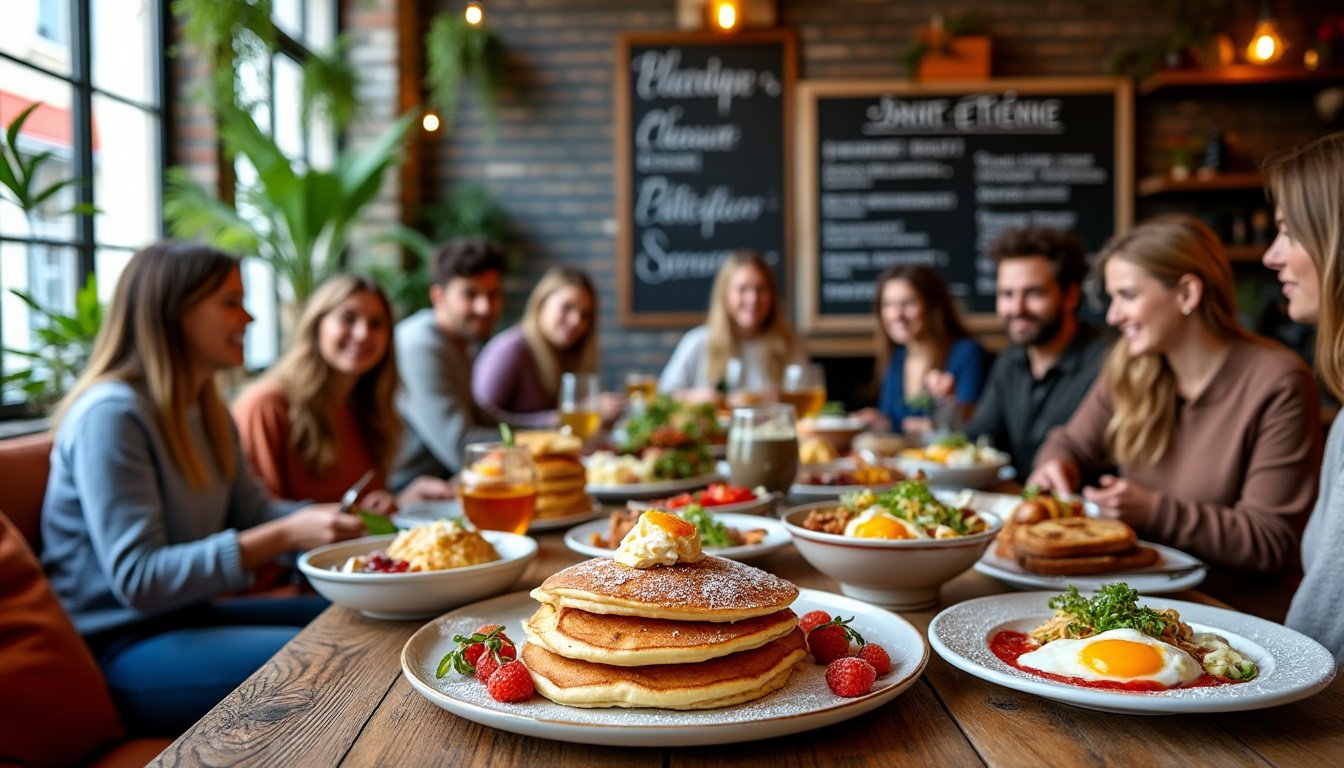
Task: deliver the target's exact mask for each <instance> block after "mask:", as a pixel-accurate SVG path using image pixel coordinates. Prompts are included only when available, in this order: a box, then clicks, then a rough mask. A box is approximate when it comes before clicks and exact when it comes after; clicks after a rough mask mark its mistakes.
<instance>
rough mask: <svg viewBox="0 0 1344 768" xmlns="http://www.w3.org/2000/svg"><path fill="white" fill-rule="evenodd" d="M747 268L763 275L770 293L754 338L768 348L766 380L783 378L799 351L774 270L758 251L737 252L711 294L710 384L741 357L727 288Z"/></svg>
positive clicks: (725, 263) (722, 267)
mask: <svg viewBox="0 0 1344 768" xmlns="http://www.w3.org/2000/svg"><path fill="white" fill-rule="evenodd" d="M747 267H750V268H752V269H755V270H756V271H757V272H759V273H760V274H761V277H762V279H764V280H765V285H766V289H767V290H769V292H770V311H769V312H768V313H766V315H765V319H764V320H762V321H761V328H760V330H759V331H757V333H756V337H755V338H758V339H760V341H761V343H762V344H763V345H764V347H765V375H766V380H767V381H779V380H780V379H781V378H782V377H783V375H784V368H785V366H787V365H788V364H789V361H790V360H792V359H793V358H794V357H795V356H797V354H798V352H799V350H800V345H799V343H798V336H797V334H795V333H794V332H793V328H792V327H791V326H790V325H789V321H788V320H787V319H786V318H785V313H784V310H783V307H782V304H783V298H782V297H781V296H780V295H779V287H778V286H777V285H775V271H774V270H773V269H771V268H770V265H769V264H767V263H766V262H765V259H764V258H762V257H761V255H760V254H759V253H757V252H755V251H745V250H743V251H734V252H733V253H732V254H731V255H730V256H729V257H728V258H726V259H724V261H723V264H722V265H720V267H719V272H718V274H717V275H715V276H714V287H713V289H712V290H711V291H710V295H709V319H708V320H707V321H706V324H707V325H708V326H709V345H708V347H707V348H706V350H705V351H706V356H707V357H708V360H707V361H706V366H705V367H706V371H707V372H708V374H709V381H710V383H711V384H712V383H715V382H719V381H722V380H723V377H724V374H725V373H726V372H727V370H728V360H729V359H730V358H733V357H738V356H739V352H740V349H741V341H740V340H739V339H738V334H737V333H736V332H735V331H734V324H733V319H732V318H731V317H729V315H728V287H729V284H730V283H731V282H732V280H733V274H734V273H736V272H737V271H738V270H739V269H745V268H747Z"/></svg>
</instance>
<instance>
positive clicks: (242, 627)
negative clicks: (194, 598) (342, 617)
mask: <svg viewBox="0 0 1344 768" xmlns="http://www.w3.org/2000/svg"><path fill="white" fill-rule="evenodd" d="M328 605H330V603H328V602H327V601H326V600H323V599H322V598H320V597H315V596H302V597H285V598H237V599H232V600H228V601H226V602H221V603H218V604H215V603H211V604H208V605H203V606H199V607H194V608H189V609H186V610H183V611H179V612H176V613H173V614H170V615H168V616H164V617H159V618H156V619H154V620H152V621H150V622H147V623H145V624H137V625H134V626H132V627H130V628H128V629H127V630H126V631H125V632H124V633H121V634H119V635H117V636H115V637H112V638H108V637H103V638H100V640H103V641H104V642H105V645H104V644H103V643H99V645H103V649H102V651H101V652H100V653H99V654H98V657H99V658H98V664H99V666H101V667H102V669H103V674H104V676H105V677H106V678H107V685H108V688H109V689H110V690H111V692H112V698H113V699H114V700H115V701H116V703H117V708H118V709H119V710H120V711H121V714H122V718H123V719H124V720H125V721H126V725H127V728H128V729H129V730H130V731H131V732H132V733H141V734H149V733H153V734H164V735H172V736H176V735H178V734H180V733H182V732H183V731H185V730H186V729H187V728H188V727H189V726H190V725H191V724H192V723H194V722H196V721H197V720H199V719H200V718H201V716H202V715H204V714H205V713H206V712H208V711H210V708H211V707H213V706H215V705H216V704H218V703H219V702H220V701H222V700H223V699H224V697H225V696H227V695H228V694H229V693H231V692H232V691H233V689H234V688H237V687H238V686H239V685H240V684H241V683H242V682H243V680H245V679H247V677H248V676H249V675H251V674H252V673H253V672H256V671H257V670H258V669H259V668H260V667H261V666H262V665H263V664H265V663H266V661H267V660H268V659H270V658H271V657H272V656H274V655H275V653H276V652H277V651H279V650H280V648H281V647H282V646H284V644H285V643H287V642H289V640H290V638H292V637H294V635H296V634H298V632H299V630H300V629H302V628H303V627H304V626H305V625H307V624H308V622H310V621H312V620H313V619H314V618H316V617H317V615H318V614H319V613H321V612H322V611H323V610H324V609H325V608H326V607H327V606H328Z"/></svg>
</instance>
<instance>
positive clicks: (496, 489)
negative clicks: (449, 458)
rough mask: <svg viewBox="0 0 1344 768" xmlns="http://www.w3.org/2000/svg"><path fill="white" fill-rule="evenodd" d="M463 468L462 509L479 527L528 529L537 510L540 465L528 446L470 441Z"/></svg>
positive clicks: (489, 528) (520, 531) (524, 531)
mask: <svg viewBox="0 0 1344 768" xmlns="http://www.w3.org/2000/svg"><path fill="white" fill-rule="evenodd" d="M465 467H466V468H465V469H463V470H462V478H461V484H462V488H461V493H462V509H463V511H464V512H466V514H467V518H468V519H470V520H471V522H472V523H474V524H475V525H476V527H477V528H481V529H484V530H490V531H508V532H509V533H519V534H522V533H527V526H529V525H531V523H532V516H533V515H535V514H536V511H537V483H538V479H537V465H536V464H534V463H533V462H532V453H531V452H530V451H528V449H527V447H526V446H521V445H513V446H505V445H504V444H503V443H471V444H469V445H468V446H467V451H466V462H465Z"/></svg>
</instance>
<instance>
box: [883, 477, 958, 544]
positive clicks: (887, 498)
mask: <svg viewBox="0 0 1344 768" xmlns="http://www.w3.org/2000/svg"><path fill="white" fill-rule="evenodd" d="M877 503H879V504H881V505H882V506H883V507H886V508H887V511H889V512H891V513H892V514H893V515H896V516H897V517H901V518H904V519H906V520H909V521H910V522H912V523H914V524H915V525H918V526H919V527H921V528H923V529H924V530H926V531H932V530H934V529H935V528H937V527H938V526H940V525H945V526H947V527H948V528H951V529H952V530H954V531H956V532H957V533H958V534H959V535H961V536H965V535H966V534H968V533H970V528H969V527H968V526H967V525H966V520H965V519H964V518H963V517H962V511H961V510H960V509H957V508H956V507H951V506H948V505H947V504H944V503H942V502H941V501H939V500H938V498H937V497H935V496H934V495H933V491H931V490H929V487H928V486H927V485H925V484H924V483H922V482H920V481H918V480H902V481H900V482H899V483H897V484H895V485H893V486H892V487H891V488H889V489H888V490H886V491H883V492H882V493H879V494H877Z"/></svg>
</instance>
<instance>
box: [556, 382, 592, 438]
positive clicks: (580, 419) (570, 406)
mask: <svg viewBox="0 0 1344 768" xmlns="http://www.w3.org/2000/svg"><path fill="white" fill-rule="evenodd" d="M601 392H602V386H601V382H600V380H599V379H598V376H597V374H596V373H565V374H563V375H561V377H560V426H562V427H569V431H570V432H572V433H573V434H574V435H575V436H577V437H578V438H579V439H580V440H583V441H584V442H587V441H588V440H589V439H590V438H591V437H592V436H593V435H595V434H597V430H598V428H599V427H601V426H602V413H601V411H599V410H598V395H600V394H601Z"/></svg>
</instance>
